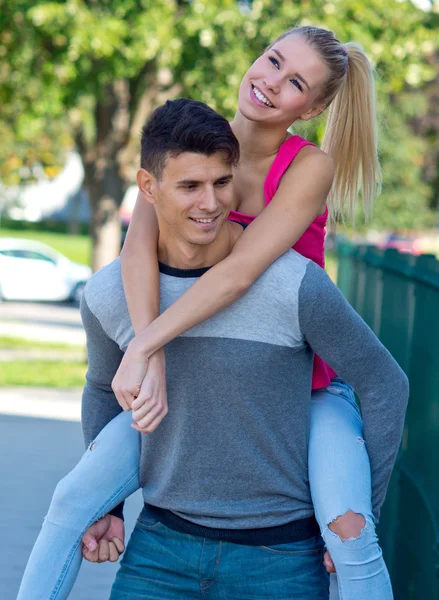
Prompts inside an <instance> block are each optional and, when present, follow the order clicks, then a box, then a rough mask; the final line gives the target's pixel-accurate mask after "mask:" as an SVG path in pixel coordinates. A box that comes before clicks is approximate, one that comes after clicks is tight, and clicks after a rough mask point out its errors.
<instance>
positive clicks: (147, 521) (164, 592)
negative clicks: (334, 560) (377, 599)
mask: <svg viewBox="0 0 439 600" xmlns="http://www.w3.org/2000/svg"><path fill="white" fill-rule="evenodd" d="M322 560H323V541H322V539H321V537H320V536H319V537H313V538H310V539H308V540H305V541H302V542H293V543H290V544H280V545H277V546H241V545H238V544H232V543H230V542H218V541H215V540H210V539H206V538H201V537H195V536H192V535H188V534H185V533H178V532H175V531H172V530H171V529H168V528H167V527H165V526H164V525H162V524H161V523H160V522H158V521H157V520H156V519H155V518H154V517H152V516H151V515H150V514H149V513H148V511H147V510H145V509H144V510H143V511H142V512H141V514H140V517H139V519H138V521H137V524H136V527H135V529H134V531H133V534H132V536H131V538H130V541H129V543H128V546H127V549H126V552H125V554H124V557H123V559H122V561H121V565H120V569H119V571H118V573H117V575H116V580H115V582H114V584H113V588H112V591H111V597H110V600H128V599H130V600H132V599H134V598H138V599H139V600H140V598H141V599H142V600H158V599H160V600H182V599H183V598H185V599H186V598H194V599H197V600H231V599H232V598H233V599H236V600H238V599H239V600H262V599H264V600H268V599H273V600H327V599H328V597H329V578H328V575H327V573H326V571H325V569H324V567H323V565H322Z"/></svg>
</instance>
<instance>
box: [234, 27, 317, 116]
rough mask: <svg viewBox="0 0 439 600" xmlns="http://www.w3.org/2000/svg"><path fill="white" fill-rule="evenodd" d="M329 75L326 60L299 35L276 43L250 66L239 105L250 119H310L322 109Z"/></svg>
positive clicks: (290, 36)
mask: <svg viewBox="0 0 439 600" xmlns="http://www.w3.org/2000/svg"><path fill="white" fill-rule="evenodd" d="M328 76H329V69H328V67H327V65H326V63H325V62H324V61H323V60H322V59H321V58H320V56H319V55H318V54H317V52H315V50H313V49H312V48H311V47H310V46H309V45H308V44H307V43H306V42H305V40H304V39H303V38H302V37H300V36H299V35H295V34H293V35H289V36H287V37H286V38H284V39H283V40H281V41H279V42H276V43H275V44H274V45H273V47H272V48H270V50H267V51H266V52H264V54H263V55H262V56H260V57H259V58H258V59H257V60H256V61H255V62H254V63H253V65H252V66H251V67H250V69H249V70H248V71H247V73H246V74H245V75H244V78H243V80H242V82H241V86H240V88H239V98H238V107H239V110H240V112H241V113H242V114H243V115H244V116H245V117H246V118H247V119H249V120H251V121H258V122H264V123H267V124H273V125H274V124H285V126H286V127H289V125H291V124H292V123H294V121H295V120H296V119H298V118H299V117H301V118H303V119H305V120H308V119H310V118H312V117H314V116H316V115H317V114H319V113H320V112H321V111H322V110H323V109H324V105H323V104H322V103H321V102H319V98H320V96H321V91H322V86H323V84H324V83H325V81H326V79H327V78H328Z"/></svg>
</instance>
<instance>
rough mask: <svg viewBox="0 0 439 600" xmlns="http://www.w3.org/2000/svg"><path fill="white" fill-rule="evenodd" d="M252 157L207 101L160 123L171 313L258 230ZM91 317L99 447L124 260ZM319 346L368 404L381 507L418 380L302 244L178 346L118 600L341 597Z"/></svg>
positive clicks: (122, 314) (160, 190) (156, 188)
mask: <svg viewBox="0 0 439 600" xmlns="http://www.w3.org/2000/svg"><path fill="white" fill-rule="evenodd" d="M238 156H239V149H238V145H237V141H236V138H235V137H234V135H233V133H232V131H231V130H230V127H229V125H228V123H227V121H226V120H225V119H223V118H222V117H220V116H219V115H218V114H216V113H215V112H214V111H212V110H211V109H209V108H208V107H206V106H205V105H203V104H201V103H198V102H193V101H190V100H177V101H173V102H167V103H166V104H165V105H164V106H162V107H160V108H159V109H157V110H156V111H155V112H154V114H153V115H152V117H151V119H150V120H149V122H148V123H147V125H146V126H145V128H144V131H143V136H142V167H143V171H142V175H141V186H142V190H143V192H144V194H145V197H146V198H147V199H149V201H150V202H151V203H153V204H154V206H155V209H156V213H157V217H158V222H159V230H160V234H159V251H158V254H159V261H160V271H161V282H160V293H161V300H162V304H163V307H162V308H166V307H167V306H168V305H169V304H171V303H172V302H174V301H175V299H176V298H177V297H178V296H179V295H181V294H182V293H183V292H184V291H185V290H186V289H187V288H188V286H190V285H191V284H192V283H193V282H194V280H195V278H197V277H199V276H201V275H202V274H203V273H204V272H205V271H206V270H207V269H208V268H209V267H210V266H212V265H214V264H216V263H217V262H219V261H221V260H222V259H223V258H224V257H225V256H227V255H228V253H229V252H230V251H231V249H232V247H233V244H234V243H235V241H236V239H237V238H238V237H239V235H240V234H241V233H242V228H241V226H240V225H238V224H237V223H232V222H230V221H227V215H228V212H229V210H230V208H231V202H232V189H231V185H230V184H231V178H232V166H233V164H234V163H235V162H236V160H237V158H238ZM194 188H195V189H196V190H197V193H195V194H193V193H191V190H192V191H193V189H194ZM212 215H213V216H215V219H214V222H213V224H212V223H209V225H208V226H207V225H206V223H203V221H206V219H205V217H206V216H209V218H210V217H212ZM81 310H82V315H83V320H84V325H85V328H86V333H87V346H88V352H89V371H88V373H87V384H86V386H85V389H84V396H83V428H84V435H85V440H86V443H87V444H90V442H91V441H92V440H93V439H95V437H96V436H97V434H98V433H99V432H100V431H101V430H102V429H103V428H104V427H105V425H106V424H107V423H108V422H109V421H110V420H111V419H113V417H114V416H115V415H117V414H118V413H119V412H120V411H121V408H120V407H119V405H118V403H117V401H116V398H115V396H114V394H113V392H112V390H111V382H112V379H113V377H114V375H115V373H116V371H117V368H118V366H119V363H120V360H121V358H122V355H123V351H124V350H125V349H126V347H127V345H128V343H129V341H130V339H131V338H132V336H133V332H132V328H131V324H130V319H129V315H128V310H127V306H126V302H125V298H124V293H123V285H122V280H121V272H120V263H119V261H118V260H116V261H114V262H113V263H112V264H110V265H108V266H107V267H105V268H104V269H102V270H101V271H99V272H98V273H96V274H95V275H94V276H93V277H92V279H91V280H90V281H89V283H88V284H87V287H86V290H85V293H84V298H83V302H82V308H81ZM314 351H315V352H316V353H318V354H319V356H321V357H322V358H323V359H324V360H325V361H327V362H328V363H329V364H331V366H333V367H334V369H336V371H337V372H338V373H339V374H340V375H341V376H342V377H344V378H345V379H346V380H348V381H349V382H350V383H351V384H352V385H353V386H354V388H355V389H356V391H357V393H358V394H359V397H360V400H361V404H362V410H363V416H364V421H365V426H366V425H367V431H368V432H369V437H370V445H369V453H370V455H371V461H372V462H373V464H374V466H375V468H374V470H373V481H372V485H373V499H374V507H373V509H374V514H375V515H377V514H378V513H379V509H380V506H381V504H382V502H383V500H384V496H385V491H386V487H387V482H388V479H389V477H390V473H391V469H392V467H393V463H394V460H395V456H396V453H397V449H398V446H399V442H400V437H401V433H402V425H403V419H404V411H405V406H406V403H407V399H408V386H407V379H406V377H405V375H404V374H403V373H402V371H401V370H400V368H399V367H398V365H397V364H396V363H395V361H394V360H393V359H392V357H391V356H390V355H389V353H388V352H387V351H386V350H385V348H384V347H383V346H382V345H381V344H380V342H379V341H378V340H377V338H376V337H375V335H374V334H373V333H372V332H371V331H370V329H369V328H368V327H367V325H366V324H365V323H364V322H363V321H362V320H361V319H360V318H359V316H358V315H357V314H356V313H355V311H353V309H352V308H351V307H350V306H349V305H348V303H347V302H346V301H345V300H344V298H343V297H342V295H341V294H340V292H339V291H338V289H337V288H336V286H335V285H334V284H333V283H332V282H331V281H330V280H329V278H328V277H327V275H326V274H325V273H324V271H322V270H321V269H320V268H319V267H318V266H316V265H315V264H314V263H313V262H312V261H310V260H308V259H305V258H304V257H302V256H300V255H299V254H297V253H296V252H294V251H293V250H291V251H289V252H287V253H286V254H285V255H284V256H282V257H281V258H280V259H279V260H277V261H276V262H275V263H274V264H273V265H272V266H271V267H270V268H269V269H267V271H266V272H265V273H264V275H262V277H261V278H260V279H259V280H258V281H257V282H256V283H255V284H254V285H253V286H252V288H251V290H250V291H249V292H248V293H247V294H246V295H245V296H244V297H243V298H241V299H240V300H239V301H238V302H236V303H235V304H234V305H233V306H231V307H230V308H229V309H227V310H224V311H222V312H221V313H219V314H217V315H216V316H215V317H213V318H211V319H209V320H208V321H206V322H205V323H202V324H201V325H199V326H197V327H195V328H193V329H192V330H190V331H189V332H187V333H186V334H184V335H183V336H180V337H179V338H177V339H176V340H174V341H173V342H171V343H170V344H168V345H167V347H166V365H167V373H166V381H167V391H168V403H169V414H168V416H167V417H166V419H165V420H164V421H163V423H161V425H160V427H159V428H158V429H157V430H156V431H154V432H153V433H151V434H148V435H147V436H142V440H141V441H142V448H141V457H140V480H141V484H142V486H143V497H144V501H145V508H144V510H143V511H142V513H141V515H140V517H139V521H138V523H137V525H136V528H135V530H134V532H133V535H132V537H131V540H130V542H129V544H128V547H127V551H126V553H125V556H124V558H123V561H122V563H121V568H120V570H119V572H118V575H117V577H116V581H115V584H114V586H113V591H112V595H111V598H112V600H122V599H123V598H128V597H142V598H151V599H152V598H156V599H158V598H160V599H164V598H175V599H181V598H191V597H194V598H195V597H200V593H201V592H202V594H203V595H202V597H207V596H208V597H209V598H211V599H212V600H216V599H218V600H220V599H223V598H224V599H225V598H227V599H232V598H237V599H238V598H242V599H244V598H251V599H252V600H257V599H259V598H301V599H307V600H320V599H327V598H328V580H327V574H326V572H325V570H324V568H323V564H322V554H323V543H322V540H321V537H320V534H319V529H318V526H317V523H316V521H315V519H314V515H313V506H312V501H311V496H310V490H309V485H308V469H307V452H308V429H309V412H310V398H311V373H312V367H313V352H314ZM334 435H337V432H336V431H335V432H334ZM341 468H342V467H341ZM112 519H117V518H116V517H112ZM107 538H108V536H107ZM200 590H201V592H200Z"/></svg>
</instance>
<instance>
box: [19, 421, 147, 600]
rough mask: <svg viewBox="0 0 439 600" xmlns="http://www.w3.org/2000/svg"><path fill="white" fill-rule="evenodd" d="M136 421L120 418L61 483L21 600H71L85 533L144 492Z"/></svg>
mask: <svg viewBox="0 0 439 600" xmlns="http://www.w3.org/2000/svg"><path fill="white" fill-rule="evenodd" d="M132 422H133V420H132V417H131V412H129V413H125V412H123V413H121V414H120V415H118V416H117V417H116V418H114V419H113V420H112V421H111V422H110V423H109V424H108V425H107V426H106V427H105V429H103V430H102V431H101V433H100V434H99V435H98V436H97V438H96V439H95V440H94V441H93V443H92V444H90V446H89V448H88V449H87V451H86V452H85V454H84V455H83V457H82V458H81V460H80V461H79V463H78V464H77V465H76V467H75V468H74V469H73V471H71V472H70V473H69V474H68V475H67V476H66V477H64V478H63V479H61V481H60V482H59V483H58V485H57V487H56V489H55V493H54V495H53V498H52V502H51V504H50V508H49V512H48V514H47V516H46V518H45V519H44V523H43V526H42V529H41V531H40V534H39V536H38V538H37V541H36V542H35V545H34V547H33V549H32V552H31V555H30V558H29V561H28V564H27V567H26V570H25V573H24V576H23V580H22V582H21V586H20V590H19V593H18V597H17V600H30V599H32V600H55V599H56V600H64V599H65V598H68V596H69V593H70V591H71V589H72V587H73V584H74V583H75V580H76V577H77V576H78V572H79V568H80V566H81V561H82V555H81V550H82V544H81V540H82V536H83V535H84V533H85V531H86V530H87V529H88V527H89V526H90V525H91V524H92V523H94V522H95V521H97V520H98V519H100V518H101V517H103V516H104V515H106V514H107V513H108V512H109V511H110V510H111V509H113V508H114V507H115V506H117V505H118V504H119V503H120V502H122V500H125V498H127V497H128V496H130V495H131V494H133V493H134V492H135V491H136V490H137V489H138V488H139V462H140V443H139V435H140V434H139V433H137V431H135V430H134V429H133V428H132V427H130V423H132Z"/></svg>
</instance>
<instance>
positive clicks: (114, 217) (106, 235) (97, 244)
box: [86, 162, 126, 271]
mask: <svg viewBox="0 0 439 600" xmlns="http://www.w3.org/2000/svg"><path fill="white" fill-rule="evenodd" d="M86 184H87V188H88V191H89V195H90V208H91V221H90V234H91V237H92V260H91V264H92V269H93V271H98V270H99V269H101V268H102V267H104V266H105V265H107V264H108V263H110V262H111V261H112V260H114V259H115V258H116V257H117V256H119V253H120V241H121V226H120V216H119V208H120V205H121V202H122V199H123V195H124V192H125V190H126V184H125V182H124V181H123V179H122V178H121V176H120V175H119V166H118V165H117V164H114V163H112V162H111V163H110V164H108V165H107V166H106V168H105V169H103V171H102V172H101V173H99V176H98V174H97V173H96V169H95V168H93V166H92V165H87V167H86Z"/></svg>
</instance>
